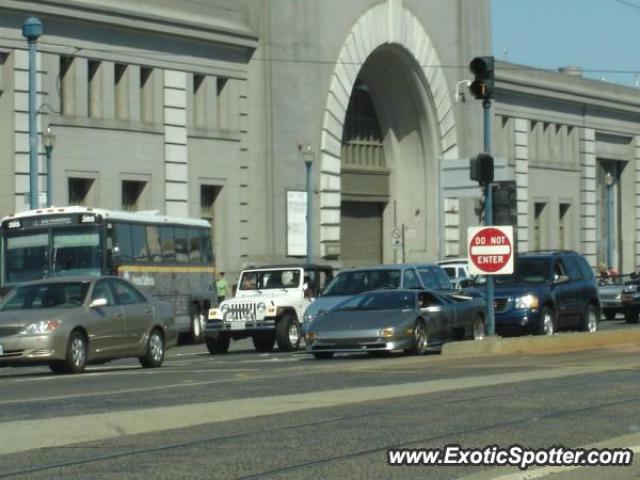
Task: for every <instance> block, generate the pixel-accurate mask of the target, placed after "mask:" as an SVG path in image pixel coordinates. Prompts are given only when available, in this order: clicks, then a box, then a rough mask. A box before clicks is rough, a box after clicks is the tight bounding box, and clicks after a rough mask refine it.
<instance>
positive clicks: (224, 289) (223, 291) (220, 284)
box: [216, 272, 229, 304]
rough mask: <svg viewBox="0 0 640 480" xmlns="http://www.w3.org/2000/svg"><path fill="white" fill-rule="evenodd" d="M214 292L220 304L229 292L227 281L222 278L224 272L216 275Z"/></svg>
mask: <svg viewBox="0 0 640 480" xmlns="http://www.w3.org/2000/svg"><path fill="white" fill-rule="evenodd" d="M216 291H217V292H218V304H220V302H222V301H223V300H224V299H225V298H226V297H227V293H228V292H229V285H228V284H227V279H226V278H224V272H220V273H219V274H218V281H217V282H216Z"/></svg>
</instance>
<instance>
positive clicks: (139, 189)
mask: <svg viewBox="0 0 640 480" xmlns="http://www.w3.org/2000/svg"><path fill="white" fill-rule="evenodd" d="M146 186H147V182H143V181H136V180H124V181H123V182H122V209H123V210H128V211H135V210H139V209H140V208H141V207H142V205H143V194H144V190H145V187H146Z"/></svg>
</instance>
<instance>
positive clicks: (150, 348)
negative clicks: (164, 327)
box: [138, 329, 164, 368]
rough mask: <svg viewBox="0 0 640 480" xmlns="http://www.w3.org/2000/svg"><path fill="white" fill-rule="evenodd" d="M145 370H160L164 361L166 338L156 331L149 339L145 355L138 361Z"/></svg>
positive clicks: (152, 332)
mask: <svg viewBox="0 0 640 480" xmlns="http://www.w3.org/2000/svg"><path fill="white" fill-rule="evenodd" d="M138 360H139V361H140V365H142V366H143V367H144V368H158V367H159V366H161V365H162V362H163V360H164V337H163V336H162V334H161V333H160V331H159V330H157V329H154V330H152V331H151V333H150V334H149V338H148V339H147V347H146V352H145V354H144V355H143V356H142V357H140V358H139V359H138Z"/></svg>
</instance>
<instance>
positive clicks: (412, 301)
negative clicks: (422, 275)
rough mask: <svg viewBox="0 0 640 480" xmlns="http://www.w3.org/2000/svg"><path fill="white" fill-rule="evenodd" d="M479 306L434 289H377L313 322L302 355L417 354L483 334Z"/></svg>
mask: <svg viewBox="0 0 640 480" xmlns="http://www.w3.org/2000/svg"><path fill="white" fill-rule="evenodd" d="M484 306H485V304H484V301H483V300H482V299H477V298H476V299H471V298H466V297H458V296H454V295H449V294H446V293H442V292H437V291H434V290H407V289H398V290H376V291H372V292H365V293H361V294H359V295H355V296H353V297H351V298H349V299H348V300H345V301H344V302H342V303H341V304H339V305H337V306H335V307H334V308H333V309H331V310H329V311H327V312H324V313H322V314H320V315H318V317H317V318H316V319H315V320H314V322H313V324H312V325H311V328H310V330H309V331H308V332H307V351H308V352H310V353H312V354H313V355H314V356H315V357H316V358H330V357H332V356H333V354H334V353H337V352H369V353H375V352H391V351H396V350H401V351H405V352H406V353H412V354H422V353H424V352H425V351H426V350H427V348H429V347H434V346H438V345H441V344H442V343H444V342H446V341H449V340H452V339H461V338H465V337H470V338H476V339H479V338H482V336H483V335H484V328H485V324H484Z"/></svg>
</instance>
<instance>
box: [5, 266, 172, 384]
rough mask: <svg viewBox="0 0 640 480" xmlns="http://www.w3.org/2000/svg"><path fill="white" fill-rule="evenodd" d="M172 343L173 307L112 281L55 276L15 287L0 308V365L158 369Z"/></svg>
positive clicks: (125, 283) (70, 370) (73, 370)
mask: <svg viewBox="0 0 640 480" xmlns="http://www.w3.org/2000/svg"><path fill="white" fill-rule="evenodd" d="M176 342H177V330H176V328H175V318H174V313H173V307H172V305H171V304H169V303H165V302H160V301H158V300H155V299H153V298H152V297H150V296H148V295H146V294H144V293H143V292H141V291H140V290H138V289H137V288H136V287H134V286H133V285H132V284H131V283H129V282H128V281H126V280H124V279H122V278H116V277H60V278H56V279H47V280H38V281H34V282H29V283H24V284H21V285H18V286H16V287H15V288H14V289H13V290H11V292H9V294H8V295H7V296H6V297H5V298H4V299H3V300H2V302H0V365H16V364H47V365H49V367H50V368H51V370H52V371H53V372H56V373H63V372H65V373H80V372H82V371H84V369H85V367H86V365H87V364H88V363H94V362H95V363H102V362H105V361H108V360H113V359H116V358H123V357H138V359H139V360H140V363H141V364H142V366H143V367H147V368H153V367H159V366H161V365H162V362H163V360H164V353H165V350H166V349H167V348H170V347H172V346H174V345H175V344H176Z"/></svg>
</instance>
